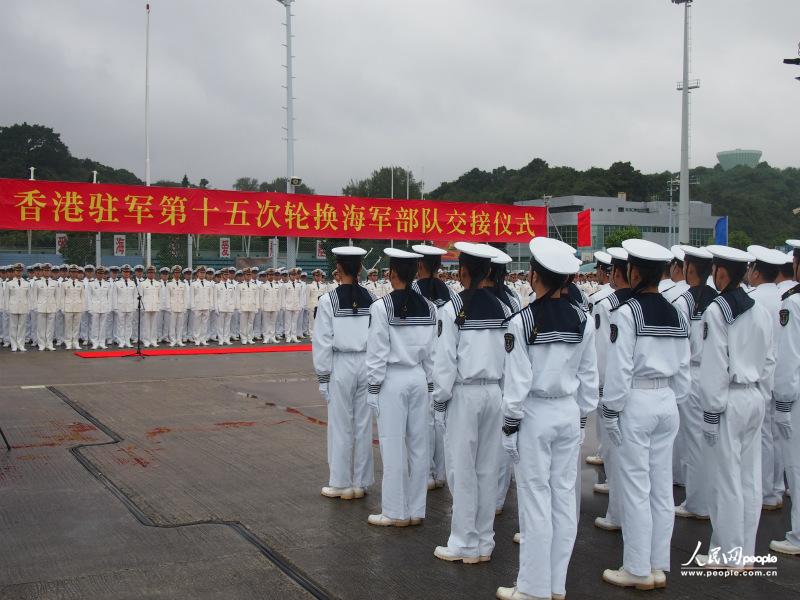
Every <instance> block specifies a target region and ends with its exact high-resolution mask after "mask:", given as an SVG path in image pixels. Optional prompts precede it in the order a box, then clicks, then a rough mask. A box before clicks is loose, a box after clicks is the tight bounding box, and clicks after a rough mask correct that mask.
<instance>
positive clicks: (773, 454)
mask: <svg viewBox="0 0 800 600" xmlns="http://www.w3.org/2000/svg"><path fill="white" fill-rule="evenodd" d="M774 430H775V403H774V402H773V401H772V398H770V399H769V401H768V402H767V404H766V405H765V407H764V421H763V422H762V423H761V493H762V497H763V501H764V504H779V503H780V502H782V501H783V492H782V491H781V493H780V494H778V493H777V492H776V490H775V470H776V468H777V467H776V463H775V461H776V458H777V456H779V455H780V451H779V449H778V446H779V444H780V440H779V439H778V438H776V437H775V435H774V434H775V431H774ZM778 435H780V434H778Z"/></svg>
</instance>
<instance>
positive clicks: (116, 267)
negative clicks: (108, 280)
mask: <svg viewBox="0 0 800 600" xmlns="http://www.w3.org/2000/svg"><path fill="white" fill-rule="evenodd" d="M108 270H109V271H113V272H117V271H119V267H118V266H117V265H111V266H110V267H108Z"/></svg>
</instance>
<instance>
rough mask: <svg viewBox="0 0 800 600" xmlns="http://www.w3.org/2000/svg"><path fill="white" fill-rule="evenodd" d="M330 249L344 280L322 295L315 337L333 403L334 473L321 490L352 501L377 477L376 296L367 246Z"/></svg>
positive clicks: (321, 376)
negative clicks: (371, 371)
mask: <svg viewBox="0 0 800 600" xmlns="http://www.w3.org/2000/svg"><path fill="white" fill-rule="evenodd" d="M331 252H333V255H334V256H336V263H337V268H338V269H339V274H340V278H341V285H339V286H337V287H336V288H335V289H334V290H332V291H330V292H328V293H326V294H323V295H322V296H320V298H319V304H318V305H317V309H316V310H317V315H316V319H315V324H314V330H313V334H312V340H311V351H312V357H313V360H314V371H315V372H316V374H317V378H318V380H319V391H320V394H322V397H323V398H324V399H325V402H326V403H327V404H328V466H329V468H330V477H329V479H328V485H327V486H325V487H323V488H322V495H323V496H327V497H328V498H341V499H342V500H351V499H353V498H363V497H364V493H365V491H366V489H367V488H368V487H369V486H370V485H372V484H373V483H374V481H375V474H374V468H373V461H372V411H371V410H370V407H369V405H368V404H367V368H366V364H365V355H366V350H367V335H368V331H369V320H370V316H369V315H370V306H371V305H372V303H373V302H374V301H375V297H374V296H373V295H372V294H371V293H370V292H369V291H368V290H367V289H365V288H363V287H362V286H360V285H359V284H358V275H359V272H360V271H361V261H362V259H363V257H364V255H365V254H366V253H367V252H366V250H364V249H362V248H358V247H356V246H340V247H337V248H333V250H332V251H331Z"/></svg>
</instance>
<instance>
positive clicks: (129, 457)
mask: <svg viewBox="0 0 800 600" xmlns="http://www.w3.org/2000/svg"><path fill="white" fill-rule="evenodd" d="M136 450H137V448H136V446H123V447H121V448H118V449H117V452H121V453H122V454H125V457H117V458H116V459H115V460H116V462H117V463H118V464H120V465H130V464H135V465H139V466H140V467H142V468H147V467H149V466H150V465H151V464H152V461H150V460H147V459H146V458H143V457H141V456H139V455H138V454H137V453H136Z"/></svg>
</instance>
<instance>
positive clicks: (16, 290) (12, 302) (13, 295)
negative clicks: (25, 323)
mask: <svg viewBox="0 0 800 600" xmlns="http://www.w3.org/2000/svg"><path fill="white" fill-rule="evenodd" d="M30 290H31V284H30V283H29V282H28V281H27V280H26V279H22V278H21V277H19V278H14V279H11V280H10V281H9V282H8V283H7V284H6V310H7V311H8V314H10V315H25V314H28V313H29V312H30V310H31V297H30V296H31V294H30Z"/></svg>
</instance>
